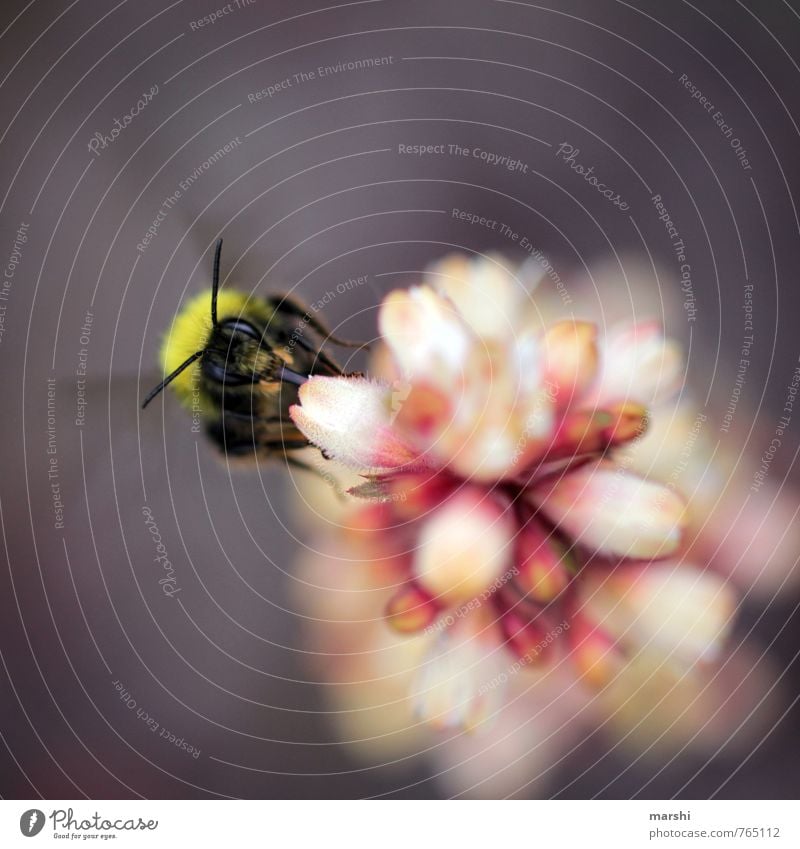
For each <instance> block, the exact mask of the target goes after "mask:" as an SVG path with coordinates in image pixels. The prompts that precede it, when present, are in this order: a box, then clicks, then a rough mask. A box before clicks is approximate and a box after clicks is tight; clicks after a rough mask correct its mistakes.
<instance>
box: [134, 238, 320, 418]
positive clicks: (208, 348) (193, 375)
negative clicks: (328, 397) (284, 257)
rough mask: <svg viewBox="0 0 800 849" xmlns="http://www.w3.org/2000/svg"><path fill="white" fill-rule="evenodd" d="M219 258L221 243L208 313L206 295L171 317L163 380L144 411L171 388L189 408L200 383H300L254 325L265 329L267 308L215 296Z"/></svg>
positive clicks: (231, 294) (239, 296)
mask: <svg viewBox="0 0 800 849" xmlns="http://www.w3.org/2000/svg"><path fill="white" fill-rule="evenodd" d="M221 253H222V239H220V240H219V241H218V242H217V246H216V250H215V253H214V272H213V276H212V287H211V309H210V311H209V307H208V303H209V301H208V293H203V294H201V295H198V296H197V297H195V298H193V299H192V300H191V301H189V303H188V304H187V305H186V307H185V308H184V310H183V311H182V312H181V313H180V314H179V315H178V316H177V317H176V319H175V321H174V323H173V326H172V329H171V331H170V333H169V334H168V336H167V338H166V339H165V341H164V345H163V348H162V352H161V359H162V364H163V367H164V372H165V373H166V377H165V378H164V379H163V380H162V381H161V383H159V384H158V386H156V387H154V388H153V389H152V390H151V391H150V392H149V393H148V394H147V396H146V397H145V399H144V402H143V403H142V408H143V409H144V407H146V406H147V405H148V404H149V403H150V402H151V401H152V400H153V398H155V397H156V396H157V395H158V394H159V393H160V392H161V390H162V389H164V388H165V387H166V386H169V385H170V384H172V387H173V389H174V390H175V391H176V393H177V394H178V396H179V397H180V398H181V400H183V401H184V403H191V401H192V397H193V395H194V394H196V392H197V391H199V389H200V387H201V385H202V384H203V383H204V382H206V383H208V384H211V385H213V384H219V385H220V388H224V387H231V388H233V387H237V386H244V385H246V384H254V383H257V382H259V381H261V380H274V381H286V382H289V383H295V384H300V383H303V382H304V381H305V379H306V378H305V377H304V376H303V375H300V374H296V373H295V372H292V371H290V370H288V369H287V368H286V367H285V365H284V363H283V361H282V360H281V359H280V357H278V356H277V355H276V354H275V353H274V352H273V351H272V349H271V348H270V346H269V345H268V344H267V343H266V342H265V339H264V331H263V330H260V329H259V326H258V325H261V326H262V327H267V326H268V325H269V321H270V319H271V311H270V310H269V309H268V307H267V306H266V304H263V303H262V302H260V301H259V300H258V299H253V298H250V297H248V295H246V294H245V293H244V292H237V291H235V290H230V289H225V290H223V291H220V288H219V269H220V257H221ZM220 315H221V316H223V318H222V319H220V318H219V316H220ZM248 316H250V317H251V318H253V319H256V320H250V318H248ZM198 361H199V362H198Z"/></svg>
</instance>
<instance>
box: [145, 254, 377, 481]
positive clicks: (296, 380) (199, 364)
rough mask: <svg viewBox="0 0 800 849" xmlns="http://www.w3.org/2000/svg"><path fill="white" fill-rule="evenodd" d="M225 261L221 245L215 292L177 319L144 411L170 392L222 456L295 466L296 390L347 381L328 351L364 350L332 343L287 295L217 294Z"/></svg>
mask: <svg viewBox="0 0 800 849" xmlns="http://www.w3.org/2000/svg"><path fill="white" fill-rule="evenodd" d="M221 255H222V239H220V240H219V241H218V242H217V246H216V250H215V253H214V269H213V274H212V283H211V291H210V292H204V293H203V294H200V295H198V296H196V297H195V298H193V299H192V300H191V301H189V303H188V304H187V305H186V307H185V309H184V310H183V311H182V312H181V313H180V314H179V315H178V316H177V318H176V319H175V321H174V323H173V326H172V330H171V332H170V333H169V334H168V335H167V336H166V338H165V340H164V344H163V346H162V349H161V363H162V366H163V369H164V373H165V374H166V377H165V378H164V379H163V380H162V381H161V383H159V384H158V386H156V387H155V388H154V389H152V390H151V391H150V392H149V393H148V394H147V397H146V398H145V399H144V402H143V403H142V408H143V409H144V408H145V407H146V406H147V405H148V404H149V403H150V402H151V401H152V400H153V398H155V397H156V396H157V395H158V394H159V393H160V392H161V390H162V389H164V388H165V387H166V386H172V388H173V389H174V390H175V393H176V394H177V395H178V397H179V398H180V400H181V401H182V403H183V404H184V405H185V406H187V407H189V408H190V409H191V410H192V411H193V412H194V413H199V414H200V416H201V418H202V420H203V421H204V424H205V430H206V433H207V434H208V436H209V437H210V438H211V440H212V441H213V442H215V443H216V444H217V446H218V447H219V448H220V450H221V451H223V452H224V453H225V454H228V455H235V456H246V455H255V456H262V457H270V456H279V455H284V456H286V458H287V459H288V460H289V461H290V462H291V461H292V458H291V457H289V456H288V455H287V454H286V452H289V451H294V450H299V449H301V448H307V447H308V445H309V443H308V441H307V440H306V439H305V437H304V436H303V435H302V434H301V433H300V431H299V430H297V428H296V427H295V426H294V424H293V423H292V420H291V418H290V417H289V407H290V406H291V405H292V404H295V403H297V392H298V389H299V387H300V386H301V385H302V384H303V383H304V382H305V381H306V380H307V379H308V377H309V376H311V375H316V374H321V375H336V376H338V375H342V374H344V372H343V371H342V369H341V368H340V366H339V365H338V364H337V363H336V361H335V360H333V359H332V358H331V357H330V356H329V355H328V354H327V353H326V352H325V351H323V350H322V346H323V344H324V343H325V342H327V341H331V342H333V343H334V344H336V345H342V346H345V347H355V348H357V347H363V346H361V345H359V343H356V342H348V341H345V340H343V339H337V338H336V337H335V336H332V335H331V333H330V332H329V331H328V329H327V328H326V327H325V325H324V324H323V323H322V322H321V321H320V320H319V319H318V318H317V317H316V316H315V315H312V313H311V312H310V310H308V309H306V308H305V307H304V306H303V305H302V304H301V303H300V302H298V301H296V300H294V299H293V298H291V297H289V296H287V295H274V296H271V297H267V298H258V297H253V296H250V295H247V294H245V293H244V292H239V291H236V290H231V289H223V290H222V291H220V287H219V270H220V259H221ZM209 301H210V310H209ZM294 464H295V465H300V466H304V464H302V463H299V462H297V461H295V463H294Z"/></svg>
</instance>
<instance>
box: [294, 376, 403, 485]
mask: <svg viewBox="0 0 800 849" xmlns="http://www.w3.org/2000/svg"><path fill="white" fill-rule="evenodd" d="M299 399H300V404H299V405H298V404H295V405H294V406H292V407H291V408H290V410H289V414H290V415H291V417H292V421H293V422H294V423H295V425H296V426H297V428H298V429H299V430H300V431H301V433H302V434H303V435H304V436H305V437H306V438H307V439H308V440H309V442H312V443H313V444H314V445H316V446H317V447H318V448H321V449H322V451H323V452H324V453H325V454H326V455H327V456H329V457H333V458H335V459H336V460H338V461H339V462H341V463H344V464H345V465H347V466H350V467H351V468H354V469H372V470H388V469H398V468H403V467H409V466H410V465H412V464H413V463H414V462H415V461H416V460H417V455H416V453H415V452H414V451H413V450H412V449H411V448H410V447H409V446H408V445H407V444H406V443H405V442H404V441H403V440H402V439H400V437H399V436H398V435H397V434H396V433H395V431H394V430H393V428H392V426H391V414H392V412H391V404H392V388H391V387H390V386H389V385H387V384H385V383H378V382H376V381H370V380H366V379H364V378H360V377H311V378H309V380H308V381H307V382H306V383H304V384H303V385H302V386H301V387H300V392H299Z"/></svg>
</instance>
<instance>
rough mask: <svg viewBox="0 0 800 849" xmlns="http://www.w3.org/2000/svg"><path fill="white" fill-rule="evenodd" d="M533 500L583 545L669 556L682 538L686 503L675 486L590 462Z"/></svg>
mask: <svg viewBox="0 0 800 849" xmlns="http://www.w3.org/2000/svg"><path fill="white" fill-rule="evenodd" d="M531 499H532V500H533V502H534V503H535V504H537V505H538V506H539V507H540V508H541V510H542V512H543V513H544V515H545V516H547V518H549V519H550V520H551V521H552V522H554V523H555V524H557V525H558V526H559V527H560V529H561V530H562V531H563V532H565V533H567V534H568V535H569V536H570V537H571V538H572V539H574V540H575V541H576V542H577V543H578V544H579V545H581V546H583V547H585V548H588V549H591V550H592V551H596V552H599V553H603V554H609V555H615V556H618V557H630V558H636V559H648V560H649V559H653V558H657V557H668V556H669V555H671V554H673V553H674V552H675V551H676V550H677V549H678V548H679V546H680V545H681V543H682V541H683V531H684V528H685V526H686V515H685V504H684V502H683V499H682V498H680V496H678V495H677V494H676V493H675V492H674V491H673V490H671V489H668V488H667V487H664V486H661V485H660V484H656V483H651V482H650V481H646V480H644V479H642V478H639V477H636V476H635V475H631V474H628V473H626V472H625V471H624V470H623V469H621V468H620V469H614V467H613V466H610V465H607V464H605V463H603V462H601V463H591V464H587V465H585V466H581V467H580V468H578V469H576V470H574V471H570V472H566V473H565V474H563V475H562V476H561V477H560V478H559V479H558V480H557V481H556V482H555V483H554V484H551V485H550V486H544V487H542V488H540V489H534V490H533V492H532V493H531Z"/></svg>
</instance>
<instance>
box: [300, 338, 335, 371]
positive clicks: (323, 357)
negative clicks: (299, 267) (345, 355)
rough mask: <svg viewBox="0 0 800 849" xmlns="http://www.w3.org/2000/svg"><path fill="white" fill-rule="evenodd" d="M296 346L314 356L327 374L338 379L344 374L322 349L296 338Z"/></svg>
mask: <svg viewBox="0 0 800 849" xmlns="http://www.w3.org/2000/svg"><path fill="white" fill-rule="evenodd" d="M296 341H297V344H298V345H299V346H300V347H301V348H303V349H304V350H306V351H308V352H309V353H310V354H314V356H315V357H316V358H317V359H318V360H319V361H320V362H321V363H322V364H323V365H324V366H325V367H326V368H327V369H328V372H329V373H330V374H332V375H333V376H334V377H340V376H341V375H343V374H344V372H343V371H342V369H341V368H340V367H339V365H338V364H337V363H336V362H335V361H334V360H333V359H331V357H329V356H328V355H327V354H326V353H325V351H323V350H322V348H315V347H313V346H312V345H309V344H308V343H307V342H304V341H303V340H302V339H300V338H299V337H298V338H297V340H296Z"/></svg>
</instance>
